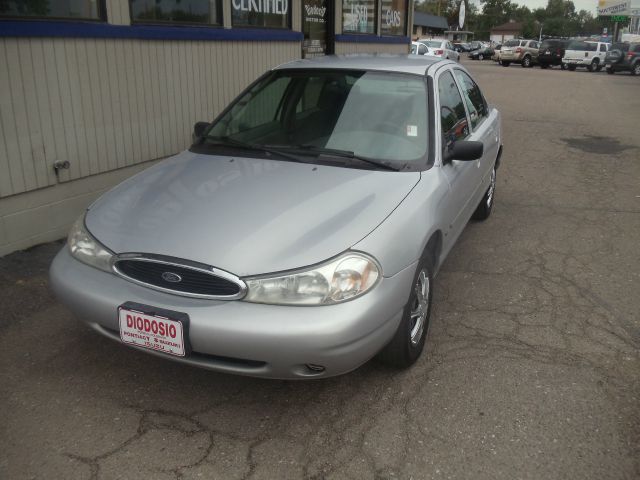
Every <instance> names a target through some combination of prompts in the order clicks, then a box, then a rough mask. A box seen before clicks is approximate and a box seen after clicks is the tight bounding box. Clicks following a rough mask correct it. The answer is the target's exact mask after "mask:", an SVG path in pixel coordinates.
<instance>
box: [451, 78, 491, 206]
mask: <svg viewBox="0 0 640 480" xmlns="http://www.w3.org/2000/svg"><path fill="white" fill-rule="evenodd" d="M453 72H454V77H455V79H456V81H457V83H458V87H459V89H460V91H461V92H462V96H463V98H464V102H465V106H466V108H467V116H468V118H469V121H470V126H471V133H470V135H469V137H468V138H467V140H473V141H478V142H482V144H483V145H484V153H483V155H482V158H480V159H479V160H476V162H475V163H476V166H477V167H478V177H479V178H478V182H479V188H478V189H477V190H476V192H475V197H474V198H473V201H472V202H471V207H473V208H472V209H471V211H470V212H467V213H468V215H469V216H471V215H472V214H473V210H474V209H475V205H477V204H478V202H480V199H481V198H482V196H483V195H484V192H485V191H486V190H487V188H488V187H489V182H490V179H491V172H492V170H493V167H494V163H495V160H496V157H497V156H498V149H499V148H500V130H499V129H500V125H499V118H498V112H497V111H496V110H495V109H491V110H490V109H489V105H488V104H487V101H486V100H485V98H484V96H483V95H482V92H481V91H480V87H479V86H478V84H477V83H476V82H475V81H474V80H473V79H472V78H471V77H470V76H469V75H468V74H467V73H466V72H465V71H463V70H462V69H460V68H455V69H454V70H453Z"/></svg>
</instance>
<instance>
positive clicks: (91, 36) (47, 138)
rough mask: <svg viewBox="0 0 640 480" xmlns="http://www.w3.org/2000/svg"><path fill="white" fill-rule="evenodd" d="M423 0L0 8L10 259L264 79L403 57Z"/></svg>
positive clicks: (69, 0) (213, 0)
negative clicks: (338, 59)
mask: <svg viewBox="0 0 640 480" xmlns="http://www.w3.org/2000/svg"><path fill="white" fill-rule="evenodd" d="M412 11H413V0H333V1H331V0H30V1H24V0H2V1H0V256H2V255H5V254H7V253H10V252H12V251H15V250H19V249H24V248H27V247H30V246H32V245H36V244H38V243H42V242H46V241H50V240H54V239H58V238H62V237H64V236H65V235H66V232H67V231H68V229H69V226H70V225H71V223H72V222H73V221H74V220H75V219H76V218H77V217H78V215H80V214H81V212H82V211H83V209H85V208H86V207H87V206H88V205H89V204H90V203H91V202H92V201H93V200H94V199H95V198H96V197H97V196H98V195H100V194H101V193H102V192H104V191H105V190H107V189H109V188H111V187H112V186H114V185H115V184H117V183H118V182H120V181H122V180H123V179H125V178H127V177H130V176H131V175H133V174H135V173H136V172H138V171H140V170H142V169H144V168H146V167H148V166H150V165H151V164H152V163H153V162H155V161H157V160H159V159H162V158H165V157H168V156H170V155H173V154H176V153H178V152H180V151H182V150H184V149H186V148H188V146H189V144H190V143H191V134H192V129H193V125H194V123H195V122H197V121H200V120H211V119H213V118H214V117H215V116H216V115H217V114H218V113H220V112H221V110H222V109H223V108H224V106H225V105H226V104H227V103H228V102H229V101H230V100H232V99H233V98H234V97H235V96H236V95H237V94H238V93H240V91H242V90H243V89H244V88H245V87H246V86H247V85H249V83H250V82H252V81H253V80H254V79H256V78H257V77H258V76H259V75H260V74H262V73H263V72H264V71H265V70H267V69H269V68H271V67H274V66H276V65H278V64H281V63H284V62H287V61H290V60H295V59H299V58H307V57H312V56H319V55H325V54H331V53H336V54H349V53H373V52H382V53H406V52H408V50H409V43H410V34H411V25H412V24H413V23H412Z"/></svg>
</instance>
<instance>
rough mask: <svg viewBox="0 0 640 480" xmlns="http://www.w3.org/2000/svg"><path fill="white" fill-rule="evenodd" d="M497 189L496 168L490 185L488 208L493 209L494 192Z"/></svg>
mask: <svg viewBox="0 0 640 480" xmlns="http://www.w3.org/2000/svg"><path fill="white" fill-rule="evenodd" d="M495 189H496V169H495V167H494V169H493V170H491V183H490V184H489V190H487V207H491V204H492V203H493V192H494V191H495Z"/></svg>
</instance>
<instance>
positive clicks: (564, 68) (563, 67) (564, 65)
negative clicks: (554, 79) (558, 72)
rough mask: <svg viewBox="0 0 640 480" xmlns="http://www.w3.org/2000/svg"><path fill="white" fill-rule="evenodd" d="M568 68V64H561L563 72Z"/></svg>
mask: <svg viewBox="0 0 640 480" xmlns="http://www.w3.org/2000/svg"><path fill="white" fill-rule="evenodd" d="M568 67H569V66H568V65H567V64H566V63H561V64H560V68H561V69H562V70H566V69H567V68H568Z"/></svg>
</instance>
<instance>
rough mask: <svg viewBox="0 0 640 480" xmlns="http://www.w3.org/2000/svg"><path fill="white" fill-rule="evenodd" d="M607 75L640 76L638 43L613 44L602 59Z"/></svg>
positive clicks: (639, 49)
mask: <svg viewBox="0 0 640 480" xmlns="http://www.w3.org/2000/svg"><path fill="white" fill-rule="evenodd" d="M604 64H605V68H606V71H607V73H609V74H614V73H615V72H625V71H628V72H630V73H631V75H640V43H614V44H613V45H611V48H610V49H609V51H608V52H607V54H606V55H605V57H604Z"/></svg>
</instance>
